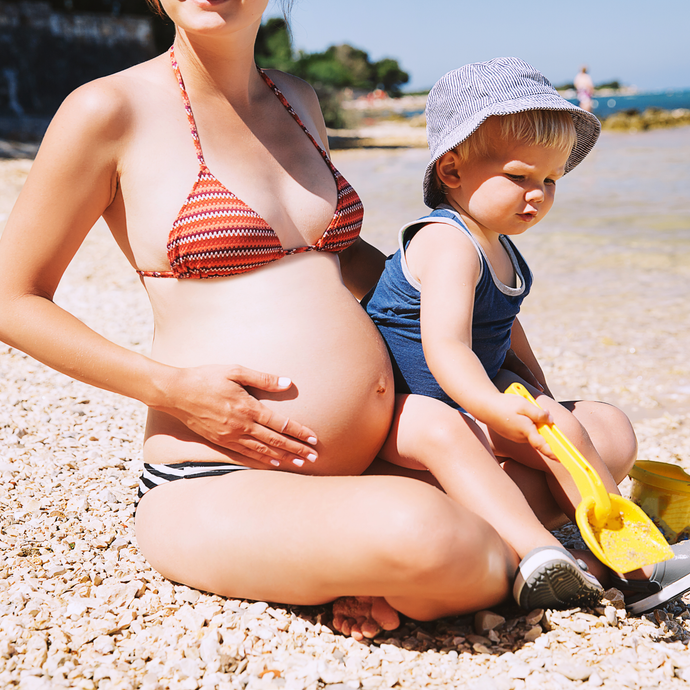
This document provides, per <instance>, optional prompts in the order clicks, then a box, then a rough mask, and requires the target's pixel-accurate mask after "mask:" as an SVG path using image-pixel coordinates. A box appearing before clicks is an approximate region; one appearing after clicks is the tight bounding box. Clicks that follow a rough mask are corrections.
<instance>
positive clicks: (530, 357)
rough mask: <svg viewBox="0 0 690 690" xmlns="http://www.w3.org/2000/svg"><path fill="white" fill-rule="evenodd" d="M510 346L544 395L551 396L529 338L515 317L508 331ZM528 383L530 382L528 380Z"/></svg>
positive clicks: (517, 372)
mask: <svg viewBox="0 0 690 690" xmlns="http://www.w3.org/2000/svg"><path fill="white" fill-rule="evenodd" d="M510 347H511V349H512V350H513V352H514V353H515V355H516V356H517V357H518V358H519V360H520V361H521V362H522V363H523V364H524V365H525V366H526V367H527V369H528V370H529V371H530V372H531V374H532V376H533V377H534V378H535V379H536V380H537V382H538V383H539V385H540V386H541V387H542V390H543V391H544V392H545V393H546V395H548V396H549V397H551V398H553V395H551V391H550V390H549V387H548V385H547V384H546V377H545V376H544V372H543V371H542V368H541V365H540V364H539V362H538V361H537V358H536V356H535V354H534V352H533V351H532V347H531V345H530V344H529V340H527V335H526V334H525V331H524V329H523V328H522V324H521V323H520V321H519V320H518V319H517V318H516V319H515V321H514V322H513V328H512V330H511V331H510ZM506 368H507V369H510V371H513V372H514V373H516V374H518V376H520V372H519V371H516V370H515V369H511V367H510V366H508V367H506ZM523 378H524V377H523ZM528 383H530V382H529V381H528Z"/></svg>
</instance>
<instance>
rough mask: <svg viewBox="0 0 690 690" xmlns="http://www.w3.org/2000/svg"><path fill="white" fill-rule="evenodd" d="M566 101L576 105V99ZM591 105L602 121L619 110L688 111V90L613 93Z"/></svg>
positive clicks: (598, 98)
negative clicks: (657, 109) (682, 109)
mask: <svg viewBox="0 0 690 690" xmlns="http://www.w3.org/2000/svg"><path fill="white" fill-rule="evenodd" d="M568 100H569V101H570V102H571V103H575V104H577V103H578V100H577V98H568ZM592 105H593V108H594V110H593V112H594V114H595V115H596V116H597V117H598V118H600V119H602V120H603V119H605V118H607V117H608V116H609V115H613V114H614V113H617V112H619V111H621V110H637V111H639V112H644V111H645V110H647V109H648V108H660V109H661V110H675V109H676V108H688V109H690V89H685V90H679V91H676V90H674V91H655V92H648V93H632V94H617V93H615V92H614V93H611V94H609V95H605V96H604V95H597V96H595V97H594V99H593V101H592Z"/></svg>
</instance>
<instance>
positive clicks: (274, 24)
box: [254, 17, 295, 72]
mask: <svg viewBox="0 0 690 690" xmlns="http://www.w3.org/2000/svg"><path fill="white" fill-rule="evenodd" d="M254 57H255V59H256V63H257V64H258V65H259V67H267V68H272V69H279V70H283V71H284V72H291V71H293V70H294V65H295V59H294V53H293V50H292V39H291V38H290V30H289V29H288V26H287V24H286V22H285V20H284V19H282V18H281V17H271V19H269V20H268V21H267V22H266V23H265V24H262V25H261V26H260V27H259V33H258V35H257V37H256V46H255V49H254Z"/></svg>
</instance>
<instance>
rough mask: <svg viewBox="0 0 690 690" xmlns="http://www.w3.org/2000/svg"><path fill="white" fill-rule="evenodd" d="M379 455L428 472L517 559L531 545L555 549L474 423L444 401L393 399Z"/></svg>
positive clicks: (553, 540)
mask: <svg viewBox="0 0 690 690" xmlns="http://www.w3.org/2000/svg"><path fill="white" fill-rule="evenodd" d="M379 457H380V458H381V459H383V460H385V461H387V462H389V463H392V464H394V465H398V466H401V467H405V468H408V469H421V468H426V469H428V470H429V471H430V472H431V473H432V474H433V476H434V477H435V478H436V480H437V481H438V483H439V484H440V485H441V487H442V488H443V490H444V491H445V492H446V493H447V494H448V495H449V496H450V497H451V498H452V499H453V500H455V501H457V502H458V503H460V504H461V505H463V506H464V507H466V508H468V509H469V510H471V511H472V512H473V513H475V514H476V515H479V516H480V517H482V518H483V519H484V520H486V521H487V522H488V523H489V524H490V525H491V526H492V527H494V529H495V530H496V531H497V532H498V533H499V534H500V535H501V536H502V537H503V539H505V540H506V542H507V543H508V544H510V546H512V548H513V549H515V551H516V552H517V554H518V555H519V556H520V558H522V557H524V556H525V555H527V554H528V553H529V552H530V551H531V550H532V549H534V548H536V547H539V546H547V545H551V546H558V545H559V543H558V540H557V539H556V538H555V537H554V536H553V535H552V534H551V533H550V532H548V531H547V530H546V529H545V528H544V526H543V525H542V524H541V523H540V522H539V520H538V519H537V518H536V516H535V515H534V512H533V511H532V510H531V508H530V507H529V505H528V503H527V501H526V500H525V497H524V496H523V494H522V492H521V491H520V489H519V488H518V487H517V486H516V485H515V484H514V483H513V481H512V480H511V479H510V478H509V477H508V476H507V475H506V473H505V472H504V471H503V470H502V468H501V466H500V465H499V464H498V462H497V460H496V458H495V457H494V455H493V453H492V452H491V450H490V449H489V444H488V441H487V439H486V437H485V435H484V434H483V432H482V431H481V430H480V428H479V427H478V426H477V424H476V423H475V422H474V421H473V420H471V419H469V418H468V417H467V416H466V415H464V414H462V413H460V412H458V411H457V410H454V409H452V408H451V407H449V406H448V405H446V404H445V403H442V402H440V401H438V400H435V399H433V398H428V397H424V396H419V395H399V396H397V398H396V409H395V414H394V418H393V425H392V427H391V432H390V434H389V436H388V439H387V440H386V443H385V444H384V446H383V448H382V449H381V452H380V453H379Z"/></svg>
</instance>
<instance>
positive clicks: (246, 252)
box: [137, 48, 364, 278]
mask: <svg viewBox="0 0 690 690" xmlns="http://www.w3.org/2000/svg"><path fill="white" fill-rule="evenodd" d="M170 60H171V62H172V66H173V69H174V71H175V75H176V76H177V81H178V83H179V85H180V89H181V91H182V98H183V100H184V107H185V110H186V111H187V119H188V120H189V128H190V130H191V133H192V138H193V140H194V146H195V148H196V156H197V159H198V160H199V174H198V175H197V178H196V182H195V183H194V186H193V187H192V191H191V192H190V193H189V196H188V197H187V200H186V201H185V203H184V205H183V206H182V208H181V209H180V211H179V213H178V214H177V218H176V220H175V222H174V223H173V226H172V230H171V231H170V235H169V237H168V244H167V251H168V259H169V261H170V270H169V271H139V270H138V271H137V273H139V275H141V276H149V277H152V278H217V277H222V276H232V275H236V274H238V273H246V272H247V271H251V270H253V269H255V268H259V267H261V266H264V265H266V264H268V263H271V262H272V261H277V260H278V259H282V258H283V257H284V256H289V255H290V254H301V253H303V252H309V251H322V252H340V251H342V250H343V249H346V248H347V247H349V246H350V245H351V244H352V243H353V242H354V241H355V240H356V239H357V237H359V233H360V230H361V228H362V218H363V216H364V208H363V207H362V202H361V201H360V198H359V196H358V195H357V192H355V190H354V189H353V188H352V187H351V186H350V184H349V183H348V182H347V180H346V179H345V178H344V177H343V176H342V175H341V174H340V173H339V172H338V170H336V168H335V166H334V165H333V163H332V162H331V159H330V158H329V156H328V154H327V153H326V152H325V151H324V150H323V149H322V148H321V147H320V146H319V144H318V142H317V141H316V139H314V137H313V136H312V135H311V133H310V132H309V130H308V129H307V128H306V127H305V125H304V124H303V122H302V121H301V120H300V118H299V116H298V115H297V113H296V112H295V111H294V110H293V108H292V106H291V105H290V104H289V103H288V102H287V100H286V98H285V96H283V94H282V93H281V92H280V90H279V89H278V87H277V86H276V85H275V84H274V83H273V81H271V79H270V78H269V77H268V76H267V75H266V74H265V73H264V72H263V71H262V70H259V73H260V74H261V76H262V77H263V79H264V81H265V82H266V84H267V85H268V86H269V87H270V88H271V89H272V90H273V92H274V93H275V95H276V96H277V97H278V99H279V100H280V102H281V103H282V104H283V105H284V106H285V108H286V109H287V111H288V112H289V113H290V115H292V117H293V118H294V119H295V121H296V122H297V124H299V126H300V127H301V128H302V129H303V130H304V133H305V134H306V135H307V136H308V137H309V139H310V140H311V142H312V143H313V144H314V146H316V148H317V149H318V150H319V153H320V154H321V155H322V156H323V159H324V160H325V161H326V164H327V165H328V167H329V168H330V170H331V173H332V174H333V178H334V179H335V183H336V187H337V190H338V201H337V203H336V207H335V213H334V214H333V218H332V219H331V222H330V224H329V226H328V227H327V228H326V231H325V232H324V233H323V235H322V237H321V239H319V241H318V242H317V243H316V244H313V245H308V246H305V247H297V248H296V249H284V248H283V246H282V245H281V243H280V240H279V239H278V236H277V235H276V233H275V231H274V230H273V228H271V226H270V225H269V224H268V223H267V222H266V221H265V220H264V219H263V218H262V217H261V216H260V215H259V214H258V213H256V211H253V210H252V209H251V208H249V206H247V204H245V203H244V201H242V200H241V199H239V198H238V197H237V196H236V195H235V194H233V193H232V192H231V191H230V190H228V189H226V188H225V187H224V186H223V184H221V182H219V181H218V180H217V179H216V178H215V177H214V175H213V173H212V172H211V171H210V170H209V169H208V167H207V166H206V162H205V161H204V154H203V152H202V150H201V144H200V143H199V134H198V132H197V128H196V123H195V121H194V115H193V114H192V107H191V104H190V102H189V96H188V95H187V91H186V90H185V87H184V82H183V81H182V74H181V73H180V68H179V66H178V64H177V61H176V60H175V53H174V51H173V49H172V48H170Z"/></svg>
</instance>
